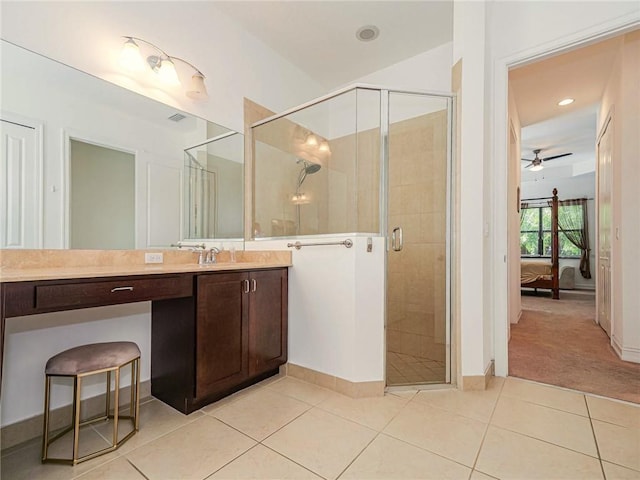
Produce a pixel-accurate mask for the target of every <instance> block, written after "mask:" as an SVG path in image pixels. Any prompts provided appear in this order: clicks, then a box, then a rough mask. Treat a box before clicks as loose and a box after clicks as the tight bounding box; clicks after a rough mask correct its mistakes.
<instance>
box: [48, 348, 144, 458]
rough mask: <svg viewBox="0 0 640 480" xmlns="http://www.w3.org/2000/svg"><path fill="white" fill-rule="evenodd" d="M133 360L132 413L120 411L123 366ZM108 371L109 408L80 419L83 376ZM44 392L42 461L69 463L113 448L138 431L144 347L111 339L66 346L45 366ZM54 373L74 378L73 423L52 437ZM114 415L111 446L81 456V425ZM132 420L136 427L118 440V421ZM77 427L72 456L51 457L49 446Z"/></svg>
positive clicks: (74, 433)
mask: <svg viewBox="0 0 640 480" xmlns="http://www.w3.org/2000/svg"><path fill="white" fill-rule="evenodd" d="M128 364H131V400H130V407H129V408H130V410H129V415H127V416H123V415H120V413H119V408H120V407H119V396H120V395H119V394H120V370H121V369H122V367H125V366H126V365H128ZM105 372H106V374H107V392H106V402H105V403H106V408H105V411H104V415H99V416H97V417H93V418H90V419H88V420H84V421H80V393H81V387H82V379H83V378H84V377H87V376H89V375H95V374H98V373H105ZM44 373H45V394H44V435H43V439H42V461H43V462H56V463H69V464H71V465H75V464H77V463H80V462H84V461H85V460H89V459H91V458H94V457H97V456H98V455H102V454H104V453H108V452H111V451H113V450H115V449H116V448H118V447H119V446H120V445H122V444H123V443H124V442H125V441H127V440H128V439H129V438H131V436H132V435H134V434H135V433H136V432H137V431H138V414H139V410H140V349H139V348H138V346H137V345H136V344H135V343H133V342H109V343H94V344H91V345H82V346H80V347H75V348H71V349H69V350H65V351H64V352H61V353H59V354H57V355H55V356H53V357H51V358H50V359H49V361H48V362H47V366H46V367H45V372H44ZM112 373H114V374H115V389H114V402H113V403H114V405H113V413H111V407H110V403H111V401H110V400H111V399H110V397H111V374H112ZM51 377H72V378H73V414H72V424H71V425H70V426H69V427H67V428H65V429H63V430H62V431H61V432H60V433H58V434H56V435H55V436H54V437H52V438H49V409H50V402H51ZM108 419H113V438H112V442H111V446H109V447H107V448H104V449H102V450H98V451H97V452H93V453H90V454H87V455H84V456H82V457H80V458H78V442H79V435H80V427H82V426H84V425H88V424H91V423H95V422H98V421H101V420H108ZM120 419H127V420H131V422H132V425H133V429H132V430H131V432H129V433H128V434H127V435H126V436H125V437H124V438H122V439H121V440H120V441H118V421H119V420H120ZM70 431H73V456H72V458H49V456H48V450H49V446H50V445H51V444H52V443H53V442H54V441H56V440H58V439H59V438H60V437H62V436H63V435H65V434H66V433H68V432H70Z"/></svg>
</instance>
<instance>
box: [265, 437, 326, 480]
mask: <svg viewBox="0 0 640 480" xmlns="http://www.w3.org/2000/svg"><path fill="white" fill-rule="evenodd" d="M258 445H262V446H263V447H264V448H266V449H268V450H271V451H272V452H273V453H275V454H276V455H280V456H281V457H282V458H286V459H287V460H289V461H290V462H293V463H295V464H296V465H298V466H299V467H302V468H304V469H305V470H306V471H307V472H311V473H313V474H314V475H317V476H318V477H320V478H322V479H324V480H327V477H323V476H322V475H320V474H319V473H318V472H314V471H313V470H311V469H310V468H309V467H305V466H304V465H303V464H301V463H298V462H297V461H295V460H294V459H293V458H289V457H287V456H286V455H285V454H283V453H281V452H279V451H277V450H274V449H273V448H271V447H270V446H269V445H264V444H263V443H259V444H258Z"/></svg>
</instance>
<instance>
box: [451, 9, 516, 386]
mask: <svg viewBox="0 0 640 480" xmlns="http://www.w3.org/2000/svg"><path fill="white" fill-rule="evenodd" d="M485 15H486V12H485V5H484V3H481V2H455V3H454V8H453V19H454V26H453V54H454V55H453V59H452V62H451V64H452V65H455V64H456V63H457V62H458V61H459V60H460V59H462V87H461V91H462V94H461V98H460V101H461V114H460V118H458V119H457V121H458V122H459V128H460V139H459V140H460V141H459V145H460V152H459V156H460V165H459V171H458V172H457V175H458V178H459V183H458V184H457V185H456V188H458V191H459V205H458V206H457V212H456V214H457V215H459V217H460V231H459V232H455V233H456V236H457V238H458V242H459V246H460V247H459V248H460V258H459V259H458V265H459V269H460V272H459V278H460V284H459V285H458V286H457V287H458V288H459V292H460V298H461V301H460V305H459V316H460V341H461V352H460V357H461V374H462V376H463V377H465V376H480V375H484V374H485V372H486V371H487V369H488V367H489V366H490V364H491V356H492V355H491V350H492V340H493V338H492V335H491V323H490V322H489V320H488V316H487V310H488V308H489V306H490V303H489V302H488V299H487V298H486V292H485V290H486V289H488V288H489V285H490V278H489V270H488V268H487V265H486V264H485V263H484V262H483V259H484V258H486V256H487V255H486V253H487V249H488V248H489V246H490V243H488V239H487V238H486V237H487V236H488V235H489V227H490V224H489V222H488V219H487V218H486V217H487V212H486V210H487V207H486V206H485V202H486V201H487V199H486V193H485V192H486V191H487V190H488V186H487V185H486V184H485V181H484V177H485V172H486V166H485V156H484V155H483V152H484V150H485V128H486V125H485V55H486V50H485ZM505 169H506V164H505ZM504 253H505V255H506V251H505V252H504ZM505 278H506V273H505ZM505 341H506V340H505Z"/></svg>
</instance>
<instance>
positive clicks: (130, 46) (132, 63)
mask: <svg viewBox="0 0 640 480" xmlns="http://www.w3.org/2000/svg"><path fill="white" fill-rule="evenodd" d="M120 65H122V66H123V67H124V68H126V69H127V70H131V71H134V72H141V71H142V70H144V60H143V59H142V55H140V47H138V44H137V43H136V42H135V41H134V40H133V38H129V39H128V40H127V41H126V42H124V45H123V46H122V51H121V52H120Z"/></svg>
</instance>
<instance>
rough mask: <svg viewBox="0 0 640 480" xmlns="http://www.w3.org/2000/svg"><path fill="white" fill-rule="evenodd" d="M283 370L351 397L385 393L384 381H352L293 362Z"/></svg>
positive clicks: (374, 395) (294, 376) (291, 375)
mask: <svg viewBox="0 0 640 480" xmlns="http://www.w3.org/2000/svg"><path fill="white" fill-rule="evenodd" d="M283 370H284V373H285V374H286V375H287V376H289V377H293V378H297V379H299V380H304V381H305V382H308V383H312V384H314V385H318V386H319V387H323V388H327V389H329V390H333V391H334V392H338V393H341V394H343V395H347V396H348V397H351V398H365V397H382V396H383V395H384V387H385V382H384V381H374V382H351V381H349V380H345V379H344V378H340V377H335V376H333V375H328V374H326V373H322V372H318V371H316V370H312V369H310V368H307V367H301V366H300V365H296V364H293V363H287V364H286V365H284V368H282V369H281V373H282V372H283Z"/></svg>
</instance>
